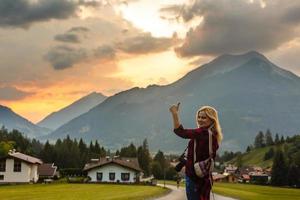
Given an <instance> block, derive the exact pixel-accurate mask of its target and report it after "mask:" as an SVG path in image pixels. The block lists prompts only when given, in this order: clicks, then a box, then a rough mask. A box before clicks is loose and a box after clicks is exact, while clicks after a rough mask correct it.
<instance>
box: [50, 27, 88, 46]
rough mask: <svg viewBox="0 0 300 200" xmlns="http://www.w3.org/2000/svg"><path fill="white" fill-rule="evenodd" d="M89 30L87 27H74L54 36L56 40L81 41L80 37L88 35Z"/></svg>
mask: <svg viewBox="0 0 300 200" xmlns="http://www.w3.org/2000/svg"><path fill="white" fill-rule="evenodd" d="M89 31H90V30H89V29H88V28H86V27H80V26H78V27H72V28H70V29H69V30H68V31H67V32H66V33H64V34H58V35H56V36H54V40H56V41H59V42H67V43H80V37H82V36H84V37H87V36H86V33H87V32H89Z"/></svg>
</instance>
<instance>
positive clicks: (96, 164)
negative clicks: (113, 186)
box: [83, 157, 142, 183]
mask: <svg viewBox="0 0 300 200" xmlns="http://www.w3.org/2000/svg"><path fill="white" fill-rule="evenodd" d="M83 170H84V171H86V172H87V176H88V177H90V182H110V183H135V182H139V181H140V176H141V172H142V170H141V168H140V166H139V163H138V160H137V158H120V157H114V158H109V157H105V158H103V157H102V158H100V159H92V160H91V162H90V163H87V164H86V165H85V167H84V169H83Z"/></svg>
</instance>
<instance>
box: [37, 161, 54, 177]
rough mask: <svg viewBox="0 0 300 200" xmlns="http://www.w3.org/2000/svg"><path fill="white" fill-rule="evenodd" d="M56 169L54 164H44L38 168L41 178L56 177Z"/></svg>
mask: <svg viewBox="0 0 300 200" xmlns="http://www.w3.org/2000/svg"><path fill="white" fill-rule="evenodd" d="M56 169H57V167H56V166H54V163H44V164H41V165H39V166H38V174H39V175H40V176H54V175H55V172H56Z"/></svg>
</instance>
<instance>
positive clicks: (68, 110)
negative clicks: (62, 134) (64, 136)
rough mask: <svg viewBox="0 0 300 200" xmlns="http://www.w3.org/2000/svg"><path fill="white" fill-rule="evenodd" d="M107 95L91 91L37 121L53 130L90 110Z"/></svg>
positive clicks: (41, 125)
mask: <svg viewBox="0 0 300 200" xmlns="http://www.w3.org/2000/svg"><path fill="white" fill-rule="evenodd" d="M106 98H107V97H106V96H104V95H102V94H101V93H96V92H93V93H90V94H89V95H87V96H84V97H82V98H81V99H79V100H77V101H75V102H74V103H72V104H71V105H69V106H67V107H65V108H63V109H61V110H59V111H57V112H53V113H51V114H50V115H48V116H47V117H45V118H44V119H43V120H41V121H40V122H38V123H37V125H39V126H40V127H46V128H49V129H52V130H55V129H57V128H58V127H60V126H61V125H63V124H65V123H67V122H68V121H70V120H72V119H74V118H75V117H78V116H79V115H81V114H83V113H85V112H87V111H89V110H90V109H91V108H93V107H94V106H96V105H97V104H100V103H101V102H102V101H104V100H105V99H106Z"/></svg>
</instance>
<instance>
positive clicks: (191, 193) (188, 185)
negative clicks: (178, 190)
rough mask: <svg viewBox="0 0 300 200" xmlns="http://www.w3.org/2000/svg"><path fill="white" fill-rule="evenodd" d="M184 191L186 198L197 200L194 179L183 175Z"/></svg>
mask: <svg viewBox="0 0 300 200" xmlns="http://www.w3.org/2000/svg"><path fill="white" fill-rule="evenodd" d="M185 191H186V196H187V199H188V200H199V192H198V189H197V187H196V185H195V183H194V181H193V180H192V179H191V178H190V177H188V176H185Z"/></svg>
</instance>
